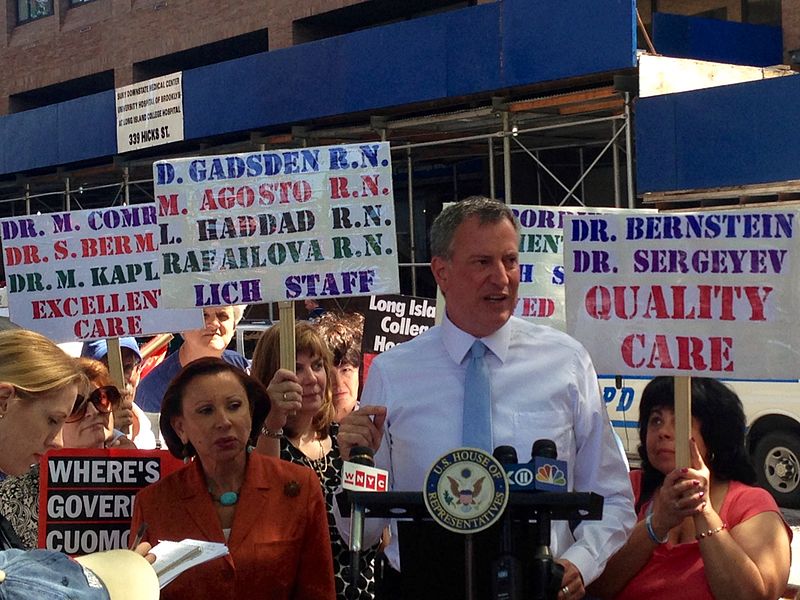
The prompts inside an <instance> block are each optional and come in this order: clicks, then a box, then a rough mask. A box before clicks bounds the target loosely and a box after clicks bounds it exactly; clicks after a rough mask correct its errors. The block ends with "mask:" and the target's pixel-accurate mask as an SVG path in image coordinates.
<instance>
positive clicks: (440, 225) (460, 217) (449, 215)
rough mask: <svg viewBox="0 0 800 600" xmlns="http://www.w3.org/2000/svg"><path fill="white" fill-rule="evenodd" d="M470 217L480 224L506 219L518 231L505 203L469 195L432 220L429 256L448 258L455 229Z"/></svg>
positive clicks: (512, 214) (512, 215) (515, 221)
mask: <svg viewBox="0 0 800 600" xmlns="http://www.w3.org/2000/svg"><path fill="white" fill-rule="evenodd" d="M472 217H475V218H477V219H478V222H479V223H480V224H481V225H484V224H486V223H499V222H500V221H502V220H503V219H508V220H509V221H510V222H511V224H512V225H514V230H515V231H517V232H519V224H518V223H517V220H516V219H515V218H514V213H513V212H511V209H510V208H509V207H508V206H507V205H505V204H503V203H502V202H498V201H497V200H491V199H490V198H487V197H486V196H470V197H469V198H464V199H463V200H462V201H461V202H456V203H455V204H451V205H450V206H448V207H447V208H445V209H444V210H443V211H442V212H440V213H439V216H438V217H436V219H435V220H434V221H433V225H432V226H431V234H430V240H431V257H434V256H439V257H440V258H445V259H448V258H450V256H451V255H452V253H453V237H454V236H455V234H456V229H458V226H459V225H461V223H463V222H464V221H466V220H467V219H469V218H472Z"/></svg>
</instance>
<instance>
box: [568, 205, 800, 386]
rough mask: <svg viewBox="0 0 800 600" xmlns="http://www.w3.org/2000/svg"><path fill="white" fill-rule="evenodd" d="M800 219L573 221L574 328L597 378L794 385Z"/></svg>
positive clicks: (785, 212) (759, 215) (788, 214)
mask: <svg viewBox="0 0 800 600" xmlns="http://www.w3.org/2000/svg"><path fill="white" fill-rule="evenodd" d="M797 216H798V209H796V208H791V209H788V208H787V209H763V210H748V211H744V210H735V211H715V212H699V213H666V214H664V213H662V214H635V215H631V214H628V215H584V216H569V217H566V218H565V228H564V231H565V236H566V244H565V257H566V259H567V260H566V267H567V273H566V288H567V289H566V297H567V325H568V327H567V329H568V332H569V333H570V334H572V335H573V336H574V337H576V338H577V339H578V340H580V341H581V342H582V343H583V344H584V345H585V346H586V348H587V350H588V351H589V353H590V354H591V356H592V359H593V361H594V364H595V366H596V368H597V371H598V372H600V373H617V374H622V375H647V376H655V375H698V376H700V375H702V376H708V377H726V378H731V377H736V378H749V379H785V378H792V379H796V378H797V377H798V375H799V374H800V373H799V372H800V361H798V358H800V356H799V354H800V352H799V351H798V345H797V339H798V334H800V331H799V329H800V325H798V319H797V315H798V310H799V309H800V306H798V303H799V302H800V294H798V285H800V284H799V283H798V282H800V277H799V275H800V273H798V266H799V265H798V256H797V253H798V247H797V235H796V234H795V231H796V229H795V227H796V226H797V224H798V219H797Z"/></svg>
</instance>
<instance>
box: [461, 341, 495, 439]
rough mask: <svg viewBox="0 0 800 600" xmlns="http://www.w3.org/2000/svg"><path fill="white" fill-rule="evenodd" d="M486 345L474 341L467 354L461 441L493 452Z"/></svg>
mask: <svg viewBox="0 0 800 600" xmlns="http://www.w3.org/2000/svg"><path fill="white" fill-rule="evenodd" d="M485 354H486V346H484V344H483V342H482V341H480V340H475V342H474V343H473V344H472V348H470V349H469V353H468V354H467V357H468V358H469V362H468V363H467V376H466V377H465V378H464V425H463V430H462V439H461V442H462V444H463V445H464V446H465V447H469V448H481V449H482V450H486V451H487V452H491V451H492V394H491V384H490V383H489V365H488V364H487V363H486V356H485Z"/></svg>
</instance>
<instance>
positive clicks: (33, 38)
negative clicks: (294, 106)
mask: <svg viewBox="0 0 800 600" xmlns="http://www.w3.org/2000/svg"><path fill="white" fill-rule="evenodd" d="M357 2H358V0H314V1H313V2H297V1H296V0H272V1H270V2H265V1H264V0H257V1H256V0H239V1H238V2H223V1H221V0H95V1H94V2H89V3H87V4H84V5H80V6H77V7H74V8H69V0H55V14H54V15H53V16H50V17H45V18H42V19H39V20H36V21H32V22H30V23H26V24H24V25H21V26H17V25H16V0H6V1H5V2H3V3H2V4H0V22H2V19H3V17H5V21H6V24H7V26H6V28H5V31H4V32H3V34H4V35H3V36H2V37H0V72H2V73H3V76H2V77H0V114H6V113H7V112H8V106H9V103H8V97H9V96H10V95H13V94H18V93H21V92H25V91H29V90H34V89H38V88H41V87H45V86H48V85H52V84H56V83H60V82H63V81H69V80H71V79H75V78H78V77H83V76H86V75H91V74H94V73H97V72H100V71H106V70H113V71H114V73H115V78H116V80H115V85H116V86H121V85H127V84H130V83H133V81H132V79H133V75H132V73H133V70H132V64H133V63H136V62H139V61H144V60H148V59H152V58H156V57H159V56H164V55H167V54H171V53H174V52H179V51H181V50H186V49H189V48H193V47H196V46H200V45H203V44H208V43H211V42H215V41H218V40H221V39H226V38H230V37H234V36H237V35H241V34H245V33H250V32H253V31H256V30H259V29H268V31H269V38H270V39H269V41H270V44H269V45H270V49H271V50H274V49H277V48H282V47H286V46H289V45H291V43H292V21H293V20H295V19H298V18H302V17H306V16H309V15H312V14H317V13H320V12H326V11H329V10H333V9H336V8H341V7H343V6H348V5H351V4H356V3H357Z"/></svg>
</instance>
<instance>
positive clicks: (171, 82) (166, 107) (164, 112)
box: [114, 72, 183, 154]
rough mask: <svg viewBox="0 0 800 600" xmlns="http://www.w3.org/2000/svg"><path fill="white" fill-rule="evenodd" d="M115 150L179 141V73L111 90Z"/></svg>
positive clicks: (180, 110)
mask: <svg viewBox="0 0 800 600" xmlns="http://www.w3.org/2000/svg"><path fill="white" fill-rule="evenodd" d="M114 97H115V100H116V120H117V152H118V153H120V154H121V153H123V152H130V151H131V150H139V149H141V148H149V147H151V146H161V145H163V144H169V143H172V142H180V141H181V140H183V73H182V72H177V73H171V74H169V75H164V76H163V77H155V78H154V79H148V80H147V81H141V82H139V83H134V84H131V85H126V86H125V87H120V88H117V89H116V90H115V96H114Z"/></svg>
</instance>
